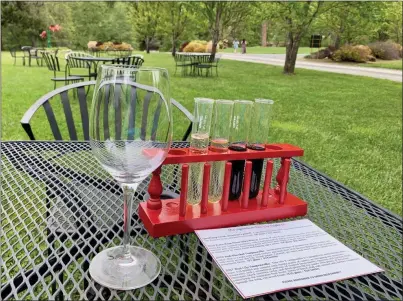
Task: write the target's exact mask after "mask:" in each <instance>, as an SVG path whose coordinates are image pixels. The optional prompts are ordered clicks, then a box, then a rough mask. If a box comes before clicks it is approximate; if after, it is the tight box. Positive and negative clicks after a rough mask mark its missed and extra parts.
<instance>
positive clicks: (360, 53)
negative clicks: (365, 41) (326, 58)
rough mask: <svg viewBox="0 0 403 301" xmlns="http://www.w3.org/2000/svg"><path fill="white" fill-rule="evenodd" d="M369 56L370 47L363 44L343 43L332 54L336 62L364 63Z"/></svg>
mask: <svg viewBox="0 0 403 301" xmlns="http://www.w3.org/2000/svg"><path fill="white" fill-rule="evenodd" d="M370 57H371V49H370V48H369V47H368V46H364V45H357V46H351V45H344V46H342V47H340V49H338V50H337V51H336V52H335V53H334V54H333V56H332V59H333V60H334V61H336V62H356V63H365V62H366V61H369V60H370Z"/></svg>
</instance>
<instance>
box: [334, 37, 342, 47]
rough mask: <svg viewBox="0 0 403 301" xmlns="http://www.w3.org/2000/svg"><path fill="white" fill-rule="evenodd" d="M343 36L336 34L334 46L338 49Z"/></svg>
mask: <svg viewBox="0 0 403 301" xmlns="http://www.w3.org/2000/svg"><path fill="white" fill-rule="evenodd" d="M340 43H341V38H340V35H339V34H336V40H335V41H334V47H335V48H336V49H339V48H340Z"/></svg>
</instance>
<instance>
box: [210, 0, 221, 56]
mask: <svg viewBox="0 0 403 301" xmlns="http://www.w3.org/2000/svg"><path fill="white" fill-rule="evenodd" d="M221 13H222V6H221V5H220V3H218V5H217V11H216V14H215V24H214V30H213V39H212V43H213V45H212V47H211V55H215V53H216V52H217V43H218V39H219V37H220V21H221Z"/></svg>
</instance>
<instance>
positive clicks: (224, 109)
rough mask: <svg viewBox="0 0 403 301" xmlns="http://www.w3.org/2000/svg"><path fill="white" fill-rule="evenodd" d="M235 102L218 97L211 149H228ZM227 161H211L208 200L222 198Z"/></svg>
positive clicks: (220, 151) (212, 201) (216, 200)
mask: <svg viewBox="0 0 403 301" xmlns="http://www.w3.org/2000/svg"><path fill="white" fill-rule="evenodd" d="M233 108H234V102H233V101H231V100H221V99H218V100H216V102H215V109H214V123H213V131H212V134H211V143H210V150H211V151H213V152H218V153H223V152H226V151H228V143H229V135H230V129H231V122H232V111H233ZM224 170H225V161H215V162H212V163H211V176H210V188H209V196H208V200H209V202H210V203H217V202H219V201H220V200H221V196H222V192H223V184H224Z"/></svg>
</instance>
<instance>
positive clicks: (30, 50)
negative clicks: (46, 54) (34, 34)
mask: <svg viewBox="0 0 403 301" xmlns="http://www.w3.org/2000/svg"><path fill="white" fill-rule="evenodd" d="M21 50H22V51H23V53H24V57H25V58H26V59H28V66H29V67H31V61H32V60H36V64H37V65H38V66H41V67H42V66H43V57H42V56H41V55H40V54H39V51H40V50H41V49H38V48H35V47H32V46H22V47H21Z"/></svg>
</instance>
